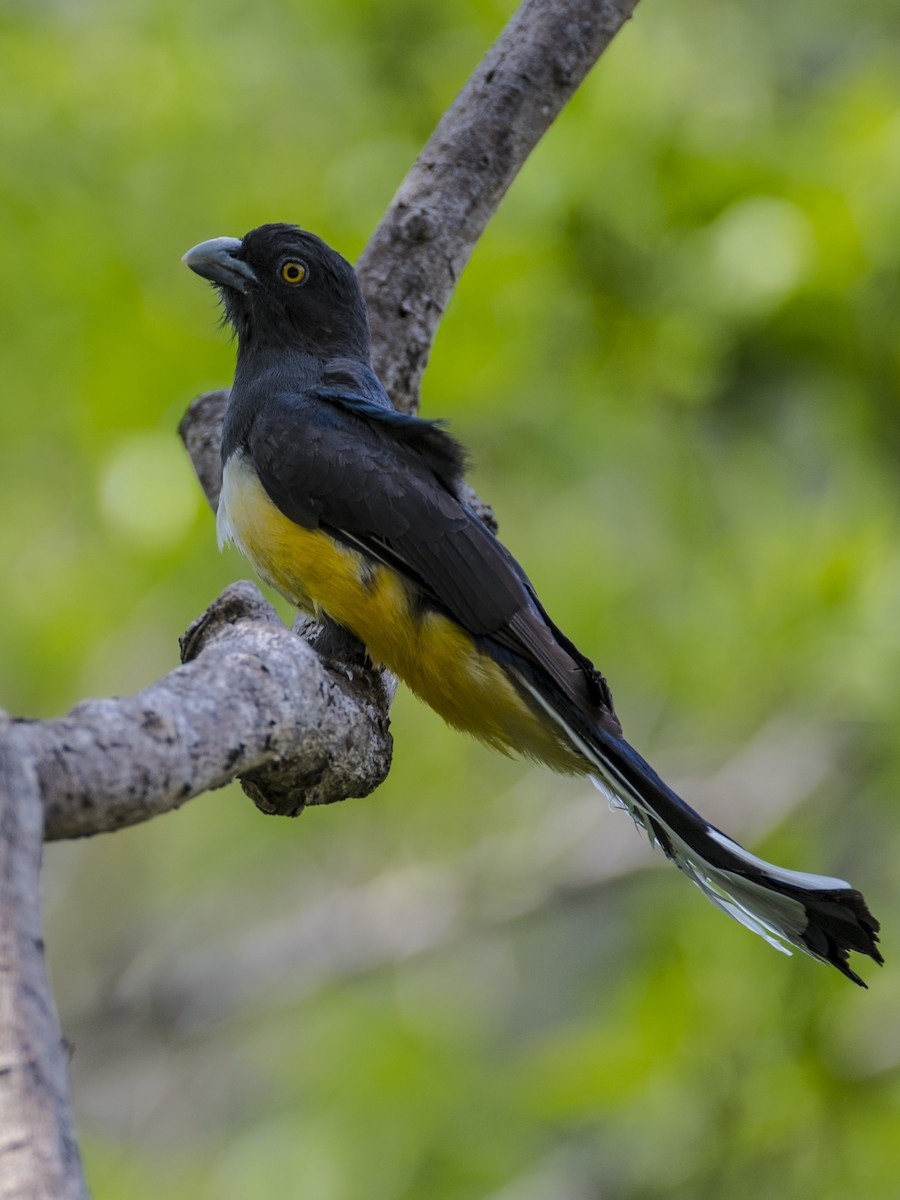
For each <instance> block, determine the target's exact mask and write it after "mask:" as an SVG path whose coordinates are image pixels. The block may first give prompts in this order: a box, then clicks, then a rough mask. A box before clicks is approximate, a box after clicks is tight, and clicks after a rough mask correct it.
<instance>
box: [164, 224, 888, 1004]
mask: <svg viewBox="0 0 900 1200" xmlns="http://www.w3.org/2000/svg"><path fill="white" fill-rule="evenodd" d="M184 261H185V262H186V263H187V265H188V266H189V267H190V268H191V270H193V271H195V272H196V273H197V274H198V275H201V276H202V277H203V278H205V279H208V280H211V281H212V283H214V284H215V285H216V287H217V288H218V289H219V292H220V294H221V298H222V301H223V304H224V309H225V314H226V316H227V319H228V321H230V323H231V324H232V325H233V327H234V329H235V332H236V334H237V365H236V369H235V376H234V385H233V387H232V390H231V397H230V402H229V405H228V410H227V413H226V416H225V423H224V429H223V434H222V463H223V483H222V492H221V498H220V501H219V508H218V518H217V527H218V534H219V541H220V544H222V543H225V542H234V543H235V545H236V546H237V547H238V548H239V549H240V550H241V551H242V552H243V554H245V555H246V557H247V558H248V559H249V560H250V562H251V563H252V564H253V566H254V567H255V568H256V570H257V571H258V573H259V574H260V576H261V577H262V578H263V579H264V580H265V581H266V582H267V583H269V584H271V585H272V586H273V587H275V588H276V589H277V590H278V591H279V592H281V594H282V595H283V596H285V597H287V599H288V600H289V601H290V602H291V603H292V604H294V605H296V606H298V607H299V608H301V609H304V610H307V611H308V612H311V613H313V614H317V615H319V616H322V615H325V616H327V617H329V618H330V619H331V620H332V621H334V622H336V623H337V624H338V625H340V626H343V627H344V628H345V629H347V630H349V631H350V632H351V633H352V634H353V635H355V637H356V638H358V639H359V641H361V642H362V643H363V645H364V646H365V647H366V650H367V652H368V654H369V656H370V658H371V659H372V661H373V662H374V663H376V664H384V665H385V666H387V667H389V668H390V669H391V670H392V671H393V672H395V673H396V674H397V675H398V676H399V677H400V679H402V680H403V681H404V682H405V683H406V684H407V685H408V686H409V687H410V688H411V689H412V690H413V692H415V694H416V695H417V696H419V697H420V698H421V699H422V700H424V701H425V703H426V704H429V705H430V706H431V707H432V708H433V709H435V711H436V712H438V713H439V714H440V715H441V716H442V717H443V718H444V720H446V721H448V722H449V723H450V724H451V725H453V726H455V727H456V728H457V729H461V730H465V731H466V732H467V733H470V734H474V736H475V737H477V738H480V739H481V740H482V741H483V742H486V743H487V744H488V745H490V746H494V747H496V748H498V749H500V750H503V751H506V752H516V753H519V754H525V755H528V756H529V757H531V758H533V759H536V760H538V761H539V762H542V763H546V764H547V765H548V766H549V767H551V768H553V769H554V770H556V771H564V772H569V773H574V774H577V775H584V776H589V777H590V778H591V779H592V780H593V781H594V782H595V783H596V784H597V786H598V787H599V788H600V790H601V791H602V792H604V793H605V794H606V795H607V796H608V797H609V799H610V801H611V802H612V803H613V804H614V805H615V806H617V807H620V808H624V809H626V810H627V811H628V812H629V813H630V814H631V816H632V817H633V818H634V820H635V822H636V824H637V825H638V826H640V827H642V828H643V829H645V830H646V832H647V834H648V835H649V837H650V839H651V840H652V841H653V842H655V843H656V844H657V845H658V846H659V847H660V848H661V849H662V851H663V853H664V854H665V855H666V856H667V857H668V858H669V859H671V860H672V862H674V863H675V864H676V865H677V866H678V867H680V868H681V870H682V871H683V872H684V873H685V874H686V875H687V876H688V877H689V878H690V879H692V880H693V881H694V883H696V884H698V885H699V887H700V888H701V889H702V890H703V892H704V893H705V894H706V895H707V896H708V897H709V898H710V900H712V901H713V903H714V904H716V905H718V906H719V908H721V909H723V910H724V911H725V912H727V913H729V914H730V915H731V916H732V917H735V918H737V920H739V921H741V922H742V923H743V924H744V925H746V926H748V927H749V928H750V929H752V930H754V931H755V932H756V933H758V934H761V935H762V937H764V938H765V939H766V940H767V941H769V942H771V943H772V944H773V945H774V946H775V947H776V948H778V949H781V950H784V951H785V952H787V953H790V950H789V949H788V947H790V946H795V947H798V948H799V949H801V950H803V951H805V952H806V953H807V954H810V955H812V957H813V958H817V959H821V960H822V961H824V962H828V963H832V964H833V965H834V966H835V967H837V968H838V970H839V971H841V972H843V974H844V975H846V976H847V977H848V978H850V979H852V980H853V981H854V982H856V983H859V984H862V980H861V979H860V977H859V976H858V975H857V974H856V972H855V971H854V970H853V969H852V968H851V966H850V963H849V957H850V952H851V951H857V952H859V953H860V954H866V955H869V956H870V957H871V958H873V959H874V960H875V961H876V962H878V963H880V962H882V957H881V954H880V951H879V949H878V944H877V943H878V929H879V926H878V922H877V921H876V920H875V919H874V917H873V916H872V915H871V913H870V912H869V910H868V907H867V905H866V903H865V900H864V899H863V897H862V895H861V894H860V893H859V892H858V891H856V890H855V889H853V888H852V887H851V886H850V885H849V884H848V883H845V882H844V881H843V880H841V879H833V878H830V877H828V876H823V875H810V874H805V873H803V872H798V871H789V870H785V869H783V868H781V867H776V866H773V865H772V864H770V863H767V862H764V861H763V860H762V859H760V858H757V857H756V856H755V855H753V854H750V853H748V851H746V850H744V849H743V848H742V847H741V846H739V845H738V844H737V843H736V842H734V841H733V840H732V839H731V838H730V837H728V836H727V835H726V834H724V833H722V832H721V830H719V829H717V828H716V827H715V826H713V825H711V824H710V823H709V822H708V821H706V820H705V819H704V818H703V817H702V816H701V815H700V814H699V813H697V812H695V811H694V809H692V808H690V807H689V806H688V805H687V804H686V803H685V802H684V801H683V800H681V799H680V798H679V797H678V796H677V795H676V794H675V793H674V792H673V791H672V789H671V788H669V787H668V786H667V785H666V784H665V783H664V782H663V780H662V779H660V777H659V776H658V775H657V774H656V772H655V771H654V770H653V768H652V767H651V766H650V765H649V764H648V763H646V762H645V761H644V759H643V758H642V757H641V756H640V755H639V754H638V753H637V752H636V751H635V750H634V749H633V748H632V747H631V746H630V745H629V744H628V742H627V741H625V739H624V738H623V736H622V728H621V725H620V724H619V720H618V717H617V716H616V713H615V709H614V707H613V701H612V696H611V695H610V691H609V688H608V686H607V683H606V680H605V679H604V678H603V676H602V675H601V673H600V672H599V671H598V670H597V669H596V667H594V665H593V663H592V662H591V661H590V660H589V659H588V658H587V657H585V655H584V654H582V652H581V651H580V650H579V649H578V648H577V647H576V646H575V645H574V644H573V643H572V642H571V641H570V639H569V638H567V637H566V635H565V634H564V633H563V632H562V630H561V629H559V627H558V626H557V625H556V624H554V622H553V620H552V619H551V617H550V616H549V615H548V613H547V611H546V610H545V608H544V606H543V605H542V604H541V601H540V599H539V597H538V595H537V593H536V591H535V589H534V587H533V585H532V584H531V582H530V580H529V579H528V576H527V575H526V574H525V572H524V571H523V569H522V568H521V567H520V566H519V564H518V562H517V561H516V560H515V559H514V558H513V556H512V555H511V554H510V552H509V551H508V550H507V549H506V547H505V546H504V545H503V544H502V543H501V542H500V541H499V540H498V538H497V537H496V536H495V535H494V534H493V532H492V531H491V530H490V529H489V528H488V526H487V525H486V524H485V523H484V521H483V520H482V519H481V518H480V517H479V516H478V515H477V514H476V513H475V512H474V511H473V509H472V508H471V507H470V505H469V504H468V502H467V499H466V493H465V491H464V489H463V485H462V479H463V470H464V463H465V455H464V452H463V450H462V448H461V447H460V445H459V443H458V442H456V441H455V440H454V439H453V438H452V437H451V436H450V435H449V434H448V433H447V432H446V430H445V429H444V428H442V426H441V424H440V423H437V422H434V421H427V420H422V419H419V418H416V417H412V416H408V415H406V414H405V413H401V412H398V411H396V410H395V409H394V407H393V405H392V404H391V401H390V399H389V397H388V395H387V393H386V392H385V389H384V388H383V387H382V385H381V383H380V382H379V380H378V378H377V376H376V375H375V373H374V371H373V369H372V366H371V361H370V355H369V324H368V318H367V315H366V306H365V302H364V300H363V297H362V293H361V292H360V289H359V286H358V283H357V279H356V275H355V273H354V270H353V268H352V267H351V266H350V264H349V263H348V262H347V261H346V260H345V259H344V258H342V257H341V256H340V255H339V254H338V253H337V252H336V251H334V250H332V249H331V248H330V247H329V246H328V245H326V244H325V242H323V241H321V240H320V239H319V238H318V237H315V236H314V235H313V234H311V233H307V232H305V231H303V230H301V229H298V228H296V227H295V226H293V225H282V224H277V225H262V226H260V227H259V228H258V229H254V230H251V232H250V233H248V234H246V236H245V237H243V238H242V239H240V240H239V239H237V238H229V237H219V238H213V239H212V240H210V241H206V242H202V243H201V244H200V245H198V246H195V247H194V248H193V249H192V250H189V251H188V253H187V254H186V255H185V256H184ZM863 986H865V985H863Z"/></svg>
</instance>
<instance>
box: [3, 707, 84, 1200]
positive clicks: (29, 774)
mask: <svg viewBox="0 0 900 1200" xmlns="http://www.w3.org/2000/svg"><path fill="white" fill-rule="evenodd" d="M10 728H11V726H10V722H9V721H8V719H6V718H5V717H4V718H3V722H2V727H0V1162H2V1170H0V1197H2V1198H4V1200H6V1198H8V1200H13V1198H14V1197H15V1198H16V1200H22V1198H23V1197H30V1196H35V1197H37V1196H40V1197H41V1198H42V1200H77V1198H78V1197H86V1196H87V1191H86V1190H85V1186H84V1179H83V1176H82V1173H81V1162H80V1159H79V1156H78V1146H77V1144H76V1142H75V1137H74V1133H73V1127H72V1114H71V1111H70V1108H69V1096H68V1088H69V1083H68V1064H67V1061H66V1052H65V1048H64V1046H63V1042H62V1040H61V1038H60V1035H59V1028H58V1025H57V1020H56V1012H55V1011H54V1006H53V1000H52V998H51V995H50V988H49V985H48V982H47V973H46V970H45V968H44V942H43V937H42V933H41V897H40V867H41V842H42V837H43V828H44V821H43V809H42V806H41V795H40V790H39V787H38V780H37V776H36V773H35V771H34V769H33V766H32V764H31V763H30V762H29V761H28V758H27V756H24V755H22V754H20V753H16V751H15V750H14V749H13V748H12V747H11V746H10V741H9V737H8V735H9V731H10Z"/></svg>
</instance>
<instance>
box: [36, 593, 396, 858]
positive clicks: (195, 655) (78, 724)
mask: <svg viewBox="0 0 900 1200" xmlns="http://www.w3.org/2000/svg"><path fill="white" fill-rule="evenodd" d="M182 646H183V652H184V656H185V659H186V663H185V665H184V666H183V667H179V668H177V669H176V670H174V671H171V672H170V673H169V674H168V675H165V676H164V677H163V678H162V679H160V680H158V681H157V682H156V683H153V684H151V685H150V687H148V688H145V689H144V690H143V691H141V692H138V693H137V694H136V695H134V696H125V697H117V698H114V699H107V700H87V701H85V702H84V703H82V704H79V705H78V706H77V707H76V708H74V709H73V710H72V712H71V713H69V715H68V716H66V717H63V718H61V719H60V720H57V721H42V722H35V723H29V722H19V723H17V724H16V725H15V726H14V729H15V731H16V732H17V734H18V738H17V741H18V747H19V749H20V750H24V751H26V753H30V756H31V757H32V759H33V761H34V762H35V764H36V769H37V773H38V778H39V780H40V785H41V790H42V792H43V795H44V803H45V809H46V837H47V839H48V840H50V839H58V838H70V837H83V836H85V835H87V834H93V833H105V832H108V831H110V830H113V829H119V828H121V827H122V826H124V825H134V824H136V823H138V822H140V821H146V820H148V819H149V818H150V817H154V816H158V815H159V814H161V813H164V812H169V811H171V810H172V809H173V808H178V807H179V806H180V805H181V804H183V803H184V802H185V801H186V800H188V799H189V798H190V797H192V796H197V795H200V794H201V793H202V792H207V791H209V790H211V789H212V788H218V787H222V786H223V785H224V784H226V783H228V782H230V781H231V780H232V779H234V777H235V775H242V776H243V777H244V779H245V780H248V781H249V782H250V784H251V787H252V789H253V792H254V799H255V800H257V802H260V800H261V801H262V803H261V807H264V808H265V809H266V810H267V811H271V812H279V813H281V814H284V815H292V816H293V815H296V814H297V813H299V812H300V811H301V810H302V808H303V807H304V806H305V805H306V804H328V803H330V802H332V801H334V800H343V799H344V798H345V797H347V796H365V795H367V794H368V793H369V792H371V791H372V789H373V788H375V787H377V786H378V784H379V783H381V781H382V780H383V779H384V777H385V775H386V774H387V770H388V767H389V765H390V752H391V737H390V734H389V732H388V721H387V708H388V704H389V702H390V699H391V697H392V684H391V681H390V678H389V677H387V678H385V679H381V678H380V677H379V676H376V675H374V674H373V673H372V672H371V671H360V672H358V673H355V674H354V673H352V671H351V669H350V668H349V667H346V666H342V667H340V668H330V667H328V666H327V665H326V664H325V663H324V662H323V660H322V659H321V658H320V657H319V655H318V654H317V653H316V652H315V650H314V649H313V647H312V646H310V645H309V644H308V642H306V641H305V640H304V639H303V638H299V637H297V636H296V635H295V634H294V633H292V632H291V631H290V630H289V629H286V628H285V626H284V625H283V624H282V623H281V620H280V619H279V617H278V614H277V613H276V612H275V610H274V609H273V608H272V607H271V605H269V604H268V603H267V602H266V601H265V600H264V599H263V598H262V596H261V595H260V594H259V592H258V591H257V589H256V588H255V587H254V585H253V584H251V583H247V582H243V583H236V584H233V585H232V586H231V587H229V588H226V590H225V591H224V592H223V593H222V595H221V596H220V597H219V599H218V600H217V601H216V602H215V603H214V604H213V605H212V606H211V607H210V608H209V610H208V611H207V612H206V613H204V615H203V616H202V617H201V618H200V619H199V620H198V621H197V622H195V623H194V625H193V626H192V627H191V629H190V630H189V631H188V633H187V634H186V635H185V637H184V638H183V639H182Z"/></svg>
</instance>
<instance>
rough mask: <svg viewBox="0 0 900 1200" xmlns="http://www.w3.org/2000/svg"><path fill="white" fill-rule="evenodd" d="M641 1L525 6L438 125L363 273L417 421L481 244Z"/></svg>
mask: <svg viewBox="0 0 900 1200" xmlns="http://www.w3.org/2000/svg"><path fill="white" fill-rule="evenodd" d="M636 4H637V0H524V3H523V4H521V5H520V6H519V8H518V10H517V11H516V13H515V14H514V15H513V17H512V19H511V20H510V22H509V24H508V25H507V26H506V28H505V29H504V30H503V32H502V33H501V35H500V37H499V38H498V39H497V41H496V42H495V43H494V45H493V46H492V47H491V48H490V50H489V51H488V52H487V54H486V55H485V57H484V59H483V60H482V62H481V64H480V65H479V66H478V68H477V69H476V70H475V72H474V74H473V75H472V77H471V79H470V80H469V82H468V83H467V84H466V85H465V87H464V88H463V89H462V91H461V92H460V93H459V95H458V96H457V98H456V100H455V101H454V102H453V104H452V106H451V107H450V108H449V109H448V110H447V112H446V113H445V114H444V116H443V117H442V118H441V121H440V123H439V124H438V127H437V128H436V129H435V131H434V133H433V134H432V135H431V137H430V138H429V140H428V142H427V144H426V146H425V148H424V150H423V151H422V153H421V154H420V155H419V157H418V159H417V160H416V162H415V164H414V166H413V167H412V170H411V171H410V172H409V174H408V175H407V177H406V178H405V179H404V181H403V183H402V184H401V185H400V188H399V189H398V191H397V194H396V195H395V196H394V199H393V200H392V201H391V204H390V207H389V208H388V210H387V212H386V213H385V215H384V217H383V218H382V220H381V222H380V223H379V225H378V228H377V229H376V230H375V232H374V233H373V234H372V237H371V238H370V240H369V243H368V245H367V246H366V248H365V250H364V251H363V253H362V256H361V257H360V260H359V263H358V264H357V274H358V275H359V280H360V284H361V285H362V290H363V294H364V295H365V298H366V304H367V306H368V309H369V319H370V321H371V324H372V343H373V357H374V362H375V369H376V371H377V373H378V375H379V377H380V378H381V381H382V383H383V384H384V386H385V387H386V388H387V390H388V394H389V395H390V397H391V399H392V400H393V402H394V404H395V405H396V407H397V408H400V409H403V410H405V411H408V412H411V411H414V410H415V408H416V407H417V405H418V401H419V385H420V382H421V379H422V373H423V372H424V370H425V366H426V364H427V362H428V355H429V353H430V351H431V344H432V342H433V341H434V335H435V333H436V331H437V327H438V324H439V323H440V320H441V317H442V316H443V315H444V310H445V308H446V307H447V303H448V302H449V300H450V296H451V294H452V292H453V289H454V287H455V286H456V281H457V280H458V279H459V276H460V274H461V273H462V270H463V268H464V267H465V265H466V263H467V262H468V260H469V256H470V254H471V253H472V249H473V248H474V246H475V243H476V242H477V241H478V239H479V238H480V237H481V235H482V233H483V232H484V230H485V227H486V226H487V223H488V221H489V220H490V219H491V217H492V216H493V215H494V213H495V211H496V209H497V206H498V205H499V203H500V201H501V200H502V199H503V196H504V195H505V194H506V190H507V188H508V187H509V185H510V184H511V183H512V181H513V180H514V179H515V177H516V175H517V174H518V173H519V169H520V168H521V166H522V164H523V163H524V162H525V160H526V158H527V157H528V155H529V154H530V153H531V151H532V150H533V149H534V147H535V146H536V145H537V143H538V142H539V141H540V139H541V138H542V137H543V135H544V134H545V133H546V132H547V130H548V129H549V127H550V125H551V124H552V123H553V121H554V120H555V119H556V118H557V116H558V115H559V113H560V112H561V111H562V109H563V108H564V107H565V105H566V104H567V102H568V101H569V100H570V99H571V97H572V95H573V94H574V92H575V90H576V89H577V88H578V86H579V84H580V83H581V82H582V80H583V79H584V78H585V76H586V75H587V73H588V72H589V71H590V69H591V67H592V66H593V65H594V63H595V62H596V61H597V59H598V58H599V57H600V55H601V54H602V53H603V51H604V50H605V49H606V47H607V46H608V45H609V43H610V42H611V41H612V39H613V37H614V36H615V34H616V33H617V32H618V31H619V29H620V28H621V27H622V25H623V24H624V23H625V21H627V20H628V19H629V17H630V16H631V14H632V11H633V10H634V7H635V5H636Z"/></svg>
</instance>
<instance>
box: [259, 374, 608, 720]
mask: <svg viewBox="0 0 900 1200" xmlns="http://www.w3.org/2000/svg"><path fill="white" fill-rule="evenodd" d="M248 449H249V452H250V457H251V459H252V461H253V464H254V467H255V469H256V472H257V474H258V476H259V479H260V482H261V483H262V485H263V487H264V488H265V490H266V492H267V494H268V495H269V497H270V498H271V500H272V501H273V502H274V503H275V504H276V505H277V507H278V508H279V509H280V510H281V511H282V512H283V513H284V514H285V515H286V516H287V517H289V518H290V519H291V520H292V521H295V522H297V523H298V524H300V525H303V526H305V527H306V528H321V529H323V530H324V531H325V532H328V533H330V534H331V535H332V536H334V537H335V538H337V539H338V540H340V541H342V542H343V543H344V544H346V545H349V546H351V547H354V548H357V549H359V550H361V551H363V552H364V553H365V554H367V555H369V556H370V557H373V558H375V559H377V560H379V561H381V562H383V563H385V564H386V565H388V566H390V567H392V568H393V569H394V570H396V571H398V572H399V573H400V574H402V575H404V576H405V577H406V578H408V579H410V580H412V581H413V582H414V583H415V585H416V586H417V587H418V589H419V590H420V592H421V594H422V595H423V596H424V597H425V598H426V599H427V600H428V601H429V602H430V603H432V604H433V605H435V607H437V608H438V609H439V610H443V611H445V612H447V613H448V614H449V615H450V616H451V617H453V619H454V620H456V621H457V622H458V623H459V624H460V625H462V626H463V627H464V628H465V629H467V630H468V631H469V632H470V633H471V634H473V635H475V636H488V637H491V638H492V639H493V640H494V641H495V642H497V643H498V644H499V645H501V646H504V647H505V648H506V649H507V650H511V651H512V652H513V653H514V654H517V655H519V656H520V657H522V658H524V659H525V660H526V661H528V662H531V663H533V664H535V665H536V666H538V667H539V668H541V669H542V670H543V671H545V672H547V674H549V676H550V677H551V679H553V681H554V682H555V683H556V684H557V686H558V687H560V688H561V689H562V690H563V692H564V693H565V694H566V695H567V696H568V697H569V698H570V699H573V700H576V701H577V702H578V703H584V704H587V705H589V707H590V708H591V709H593V710H594V711H595V715H596V716H598V717H601V718H606V719H607V720H608V719H609V717H611V716H612V700H611V697H610V696H609V691H608V689H607V688H606V684H605V682H604V681H603V679H602V676H600V674H599V672H598V671H596V669H595V668H594V666H593V665H592V663H591V662H590V661H589V660H588V659H587V658H585V657H584V655H582V654H581V653H580V652H579V651H578V650H577V649H576V648H575V647H574V646H573V645H572V643H570V642H569V641H568V639H566V638H565V637H564V636H563V635H562V634H561V633H560V632H559V630H558V629H557V628H556V626H555V625H554V624H553V623H552V622H551V621H550V620H549V618H548V617H547V616H546V614H545V612H544V610H543V608H542V607H541V605H540V602H539V601H538V600H537V597H536V594H535V592H534V588H533V587H532V585H531V583H530V582H529V580H528V578H527V576H526V575H525V573H524V571H523V570H522V568H521V567H520V566H519V564H518V563H517V562H516V560H515V559H514V558H513V556H512V555H511V554H510V553H509V551H508V550H507V549H506V548H505V546H503V544H502V543H501V542H499V541H498V540H497V538H496V537H494V535H493V533H491V531H490V530H489V529H488V528H487V526H486V525H485V524H484V522H483V521H481V520H480V518H479V517H478V516H477V515H476V514H475V513H474V512H473V511H472V510H471V509H470V508H469V507H468V506H467V505H466V504H465V503H464V501H463V500H461V499H460V496H459V495H458V494H457V492H458V486H459V483H460V480H461V475H462V468H463V453H462V450H461V448H460V447H459V445H458V443H457V442H456V441H455V440H454V439H453V438H451V437H450V435H449V434H447V433H446V432H445V431H444V430H443V429H441V428H440V427H439V426H438V425H436V424H435V423H434V422H429V421H422V420H419V419H417V418H415V417H408V416H405V415H403V414H400V413H397V412H395V411H394V410H393V409H387V410H385V409H383V408H381V407H380V406H375V405H373V404H371V403H370V402H369V401H368V400H367V399H366V398H364V397H360V396H352V395H350V396H348V395H342V394H338V393H336V392H332V391H331V390H330V389H327V390H325V391H321V390H320V391H319V392H318V393H314V392H310V393H303V394H288V395H280V396H278V397H276V398H274V399H272V400H270V401H268V402H267V403H266V404H265V405H264V406H263V407H262V408H261V409H260V410H259V411H258V412H257V414H256V417H255V418H254V422H253V425H252V428H251V430H250V435H249V439H248ZM612 720H613V722H614V721H615V718H614V717H612Z"/></svg>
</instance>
